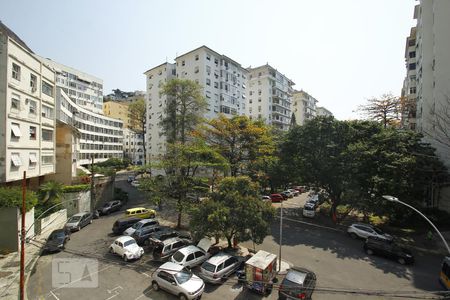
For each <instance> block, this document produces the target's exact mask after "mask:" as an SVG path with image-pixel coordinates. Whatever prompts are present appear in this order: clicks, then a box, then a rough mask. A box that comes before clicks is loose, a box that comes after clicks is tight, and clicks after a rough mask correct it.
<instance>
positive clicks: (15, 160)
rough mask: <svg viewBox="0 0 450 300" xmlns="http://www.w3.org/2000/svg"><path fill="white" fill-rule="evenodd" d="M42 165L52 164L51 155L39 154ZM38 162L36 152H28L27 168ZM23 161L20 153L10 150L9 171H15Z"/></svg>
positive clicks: (33, 166) (34, 165) (31, 167)
mask: <svg viewBox="0 0 450 300" xmlns="http://www.w3.org/2000/svg"><path fill="white" fill-rule="evenodd" d="M41 163H42V165H52V164H53V155H42V156H41ZM37 164H38V156H37V153H36V152H30V153H29V154H28V168H29V169H34V168H36V166H37ZM23 165H24V162H23V161H22V158H21V157H20V153H18V152H12V153H11V171H17V170H18V169H19V167H21V166H23Z"/></svg>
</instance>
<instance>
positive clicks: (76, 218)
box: [67, 216, 81, 223]
mask: <svg viewBox="0 0 450 300" xmlns="http://www.w3.org/2000/svg"><path fill="white" fill-rule="evenodd" d="M80 219H81V217H80V216H73V217H71V218H70V219H69V221H67V223H75V222H78V221H80Z"/></svg>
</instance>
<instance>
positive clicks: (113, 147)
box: [80, 143, 123, 151]
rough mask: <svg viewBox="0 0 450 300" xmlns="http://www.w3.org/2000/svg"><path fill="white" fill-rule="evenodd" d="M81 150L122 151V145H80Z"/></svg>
mask: <svg viewBox="0 0 450 300" xmlns="http://www.w3.org/2000/svg"><path fill="white" fill-rule="evenodd" d="M80 149H81V150H110V151H122V150H123V147H122V145H103V144H86V143H80Z"/></svg>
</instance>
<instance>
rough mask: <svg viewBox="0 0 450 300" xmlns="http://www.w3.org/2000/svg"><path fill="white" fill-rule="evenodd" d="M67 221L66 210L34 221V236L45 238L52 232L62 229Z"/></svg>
mask: <svg viewBox="0 0 450 300" xmlns="http://www.w3.org/2000/svg"><path fill="white" fill-rule="evenodd" d="M66 221H67V209H61V210H59V211H57V212H54V213H52V214H51V215H49V216H47V217H45V218H42V219H40V220H36V224H35V225H36V228H35V232H36V235H41V236H42V237H45V238H47V237H48V236H49V235H50V233H51V232H52V231H53V230H56V229H60V228H63V226H64V224H65V223H66Z"/></svg>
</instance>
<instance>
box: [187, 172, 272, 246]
mask: <svg viewBox="0 0 450 300" xmlns="http://www.w3.org/2000/svg"><path fill="white" fill-rule="evenodd" d="M258 190H259V186H258V184H257V183H255V182H252V181H251V179H250V178H249V177H246V176H239V177H226V178H224V179H223V180H222V181H221V182H220V183H219V185H218V187H217V189H216V191H214V192H212V193H211V195H210V198H209V199H207V200H204V201H203V202H202V204H201V205H198V206H196V207H195V208H194V209H193V210H192V212H191V222H190V224H191V228H192V230H193V231H194V232H195V233H196V234H198V235H199V236H203V235H206V236H213V237H225V238H226V240H227V242H228V247H229V248H231V247H232V240H233V238H238V239H239V240H240V241H247V240H252V241H254V242H255V243H257V244H260V243H262V241H263V240H264V238H265V237H266V236H267V234H268V233H269V225H270V222H271V221H272V219H273V216H274V209H273V208H272V206H271V205H269V204H268V203H265V202H262V201H261V200H260V199H259V195H258Z"/></svg>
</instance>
